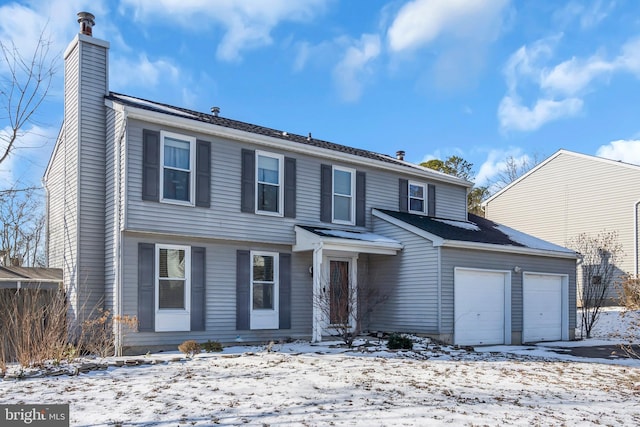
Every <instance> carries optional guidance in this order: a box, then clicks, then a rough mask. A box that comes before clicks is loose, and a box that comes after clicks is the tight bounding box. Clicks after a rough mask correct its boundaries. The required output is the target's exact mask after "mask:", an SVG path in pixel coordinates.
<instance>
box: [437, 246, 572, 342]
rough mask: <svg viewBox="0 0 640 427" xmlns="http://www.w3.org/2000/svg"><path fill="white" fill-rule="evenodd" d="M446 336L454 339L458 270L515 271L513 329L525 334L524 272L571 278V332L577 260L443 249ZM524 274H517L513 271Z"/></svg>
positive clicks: (513, 276)
mask: <svg viewBox="0 0 640 427" xmlns="http://www.w3.org/2000/svg"><path fill="white" fill-rule="evenodd" d="M441 260H442V273H441V274H442V334H443V335H444V336H447V335H449V334H450V336H451V337H453V316H454V307H453V301H454V295H453V293H454V269H455V268H456V267H466V268H478V269H488V270H504V271H511V328H512V331H513V332H522V275H523V273H524V272H536V273H556V274H568V275H569V330H570V331H571V330H573V329H574V328H575V327H576V286H575V285H576V273H575V271H576V269H575V260H571V259H562V258H550V257H541V256H533V255H520V254H509V253H504V252H490V251H477V250H468V249H453V248H442V254H441ZM515 266H519V267H520V268H521V271H520V272H519V273H515V272H514V271H513V268H514V267H515ZM514 344H516V343H514Z"/></svg>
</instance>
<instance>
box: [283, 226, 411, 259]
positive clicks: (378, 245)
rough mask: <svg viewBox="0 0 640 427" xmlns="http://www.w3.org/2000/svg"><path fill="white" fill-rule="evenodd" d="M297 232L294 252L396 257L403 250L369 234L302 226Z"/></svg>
mask: <svg viewBox="0 0 640 427" xmlns="http://www.w3.org/2000/svg"><path fill="white" fill-rule="evenodd" d="M295 232H296V243H295V245H293V252H305V251H312V250H316V249H318V248H320V247H322V249H323V250H326V251H341V252H357V253H366V254H379V255H396V254H397V253H398V251H400V250H401V249H402V244H401V243H400V242H398V241H396V240H393V239H390V238H388V237H384V236H381V235H379V234H373V233H368V232H361V231H345V230H339V229H332V228H326V227H311V226H302V225H296V226H295Z"/></svg>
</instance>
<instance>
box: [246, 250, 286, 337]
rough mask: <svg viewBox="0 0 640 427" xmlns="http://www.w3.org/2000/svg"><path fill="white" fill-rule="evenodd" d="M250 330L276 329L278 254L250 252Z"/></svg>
mask: <svg viewBox="0 0 640 427" xmlns="http://www.w3.org/2000/svg"><path fill="white" fill-rule="evenodd" d="M251 259H252V269H251V299H250V301H251V312H252V313H251V328H252V329H277V328H278V310H277V307H278V273H279V272H278V254H277V253H272V252H252V254H251Z"/></svg>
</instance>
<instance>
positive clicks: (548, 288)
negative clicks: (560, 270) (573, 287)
mask: <svg viewBox="0 0 640 427" xmlns="http://www.w3.org/2000/svg"><path fill="white" fill-rule="evenodd" d="M522 316H523V318H522V341H523V342H536V341H558V340H561V339H562V276H556V275H551V274H531V273H525V274H524V278H523V282H522Z"/></svg>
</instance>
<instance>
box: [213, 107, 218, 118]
mask: <svg viewBox="0 0 640 427" xmlns="http://www.w3.org/2000/svg"><path fill="white" fill-rule="evenodd" d="M211 114H213V115H214V116H215V117H218V114H220V107H211Z"/></svg>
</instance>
